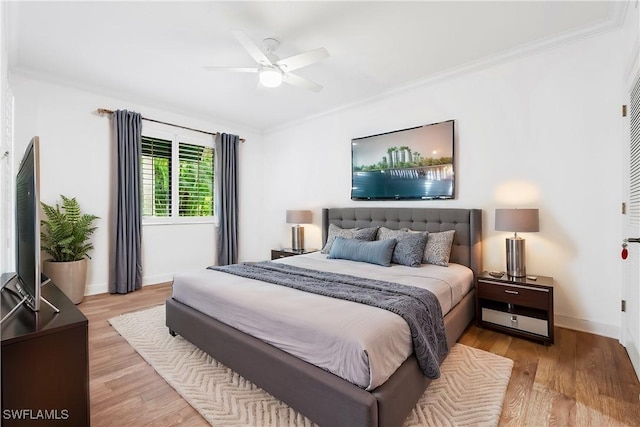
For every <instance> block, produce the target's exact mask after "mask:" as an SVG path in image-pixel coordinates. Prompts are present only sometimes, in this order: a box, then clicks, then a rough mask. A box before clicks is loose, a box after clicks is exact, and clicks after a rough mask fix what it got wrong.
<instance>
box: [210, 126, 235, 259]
mask: <svg viewBox="0 0 640 427" xmlns="http://www.w3.org/2000/svg"><path fill="white" fill-rule="evenodd" d="M239 141H240V138H239V137H238V135H227V134H226V133H222V134H218V135H217V136H216V153H215V154H216V173H215V180H216V213H217V215H218V233H217V238H216V242H217V255H218V256H217V258H218V259H217V265H229V264H235V263H237V262H238V142H239Z"/></svg>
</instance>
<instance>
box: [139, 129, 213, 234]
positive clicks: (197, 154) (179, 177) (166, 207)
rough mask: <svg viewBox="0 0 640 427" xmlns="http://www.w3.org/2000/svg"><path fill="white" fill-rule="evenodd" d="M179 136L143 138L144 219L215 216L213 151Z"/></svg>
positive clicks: (166, 219)
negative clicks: (184, 140) (185, 140)
mask: <svg viewBox="0 0 640 427" xmlns="http://www.w3.org/2000/svg"><path fill="white" fill-rule="evenodd" d="M182 139H183V138H180V137H178V136H175V137H170V138H164V137H160V138H158V137H151V136H143V137H142V167H141V174H142V194H143V204H142V205H143V206H142V216H143V218H144V219H145V222H153V221H150V220H152V219H155V220H156V221H160V222H166V221H169V222H175V221H178V222H181V221H184V220H185V219H186V218H189V217H190V218H195V217H199V218H203V217H209V218H211V217H213V216H214V187H213V186H214V171H213V164H214V150H213V148H212V147H211V146H206V145H204V143H191V142H183V141H182Z"/></svg>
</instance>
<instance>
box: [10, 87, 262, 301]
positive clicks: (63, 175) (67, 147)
mask: <svg viewBox="0 0 640 427" xmlns="http://www.w3.org/2000/svg"><path fill="white" fill-rule="evenodd" d="M11 85H12V89H13V91H14V95H15V100H16V106H15V108H16V125H15V141H16V153H22V151H23V150H24V148H25V146H26V144H27V142H28V141H29V140H30V139H31V137H33V136H35V135H38V136H40V149H41V158H40V162H41V182H40V192H41V199H42V201H43V202H46V203H48V204H53V203H55V202H56V201H58V202H60V197H59V195H60V194H64V195H65V196H72V197H77V199H78V201H79V203H80V206H81V208H82V210H83V211H84V212H86V213H92V214H95V215H98V216H99V217H100V218H101V219H100V220H98V221H97V222H96V225H97V226H98V230H97V231H96V233H95V234H94V236H93V238H92V241H93V243H94V246H95V250H94V251H93V252H92V253H91V254H90V255H91V257H92V260H91V261H90V262H89V272H88V281H87V286H88V287H87V294H95V293H103V292H107V291H108V271H109V267H108V256H109V215H110V197H109V195H110V191H111V187H110V183H111V181H112V178H111V176H112V170H113V169H112V167H113V166H112V160H111V157H112V156H111V153H112V139H111V121H110V119H109V118H108V117H106V116H100V115H98V114H97V113H96V109H97V108H107V109H128V110H135V111H139V112H141V113H142V114H143V116H146V117H150V118H154V119H157V120H162V121H167V122H170V123H176V124H180V125H183V126H188V127H193V128H196V129H203V130H209V131H221V132H227V133H236V134H239V135H240V136H241V137H243V138H246V140H247V142H246V143H244V144H241V146H240V159H241V162H247V163H249V164H252V165H253V166H252V167H251V168H247V169H246V172H243V173H241V175H240V191H241V192H248V191H249V190H250V189H251V187H252V186H254V185H255V184H254V182H260V181H259V178H257V177H260V176H262V166H261V165H262V163H261V162H260V161H258V159H259V158H260V153H259V150H260V143H261V139H262V137H261V136H259V135H257V134H256V133H255V132H252V131H250V130H247V129H242V128H237V127H232V126H228V125H227V126H225V125H222V124H220V123H216V121H215V120H214V119H211V120H204V119H197V118H192V117H186V116H183V115H181V114H177V113H175V112H170V111H163V110H159V109H157V108H153V107H152V106H149V105H144V104H139V103H135V102H131V101H127V100H122V99H116V98H113V97H110V96H106V95H100V94H97V93H93V92H88V91H85V90H79V89H76V88H72V87H69V86H63V85H59V84H53V83H49V82H45V81H42V80H37V79H33V78H30V77H26V76H21V75H15V74H14V75H12V76H11ZM212 102H215V101H213V100H212ZM148 126H155V127H158V126H159V125H154V124H150V123H149V122H145V121H143V132H144V130H145V129H146V128H147V127H148ZM159 127H160V128H162V126H159ZM164 128H165V130H167V129H169V130H170V129H171V128H167V127H164ZM248 147H252V149H248ZM20 156H21V155H20ZM20 156H16V157H18V160H19V157H20ZM256 179H257V181H256ZM260 204H261V197H260V192H257V194H256V195H255V196H254V197H251V198H248V199H246V200H245V201H243V203H242V208H243V209H244V210H243V211H242V212H241V215H240V225H241V230H243V229H244V227H243V225H244V223H247V222H250V220H249V219H248V215H249V212H252V211H253V210H255V209H256V208H257V207H259V206H260ZM255 237H258V238H259V237H260V235H259V234H258V235H257V236H255ZM253 241H254V235H249V234H246V233H243V232H241V233H240V258H241V259H252V258H255V257H256V252H253V249H254V246H253ZM142 250H143V283H144V284H150V283H159V282H162V281H167V280H171V278H172V277H173V275H174V274H175V273H177V272H179V271H185V270H192V269H200V268H203V267H206V266H209V265H212V264H214V262H215V228H214V224H212V223H210V224H181V225H146V226H144V227H143V248H142Z"/></svg>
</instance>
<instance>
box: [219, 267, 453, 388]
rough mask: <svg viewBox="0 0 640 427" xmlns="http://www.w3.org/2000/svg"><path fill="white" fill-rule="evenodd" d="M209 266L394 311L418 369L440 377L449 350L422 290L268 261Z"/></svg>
mask: <svg viewBox="0 0 640 427" xmlns="http://www.w3.org/2000/svg"><path fill="white" fill-rule="evenodd" d="M209 268H210V269H212V270H217V271H222V272H225V273H229V274H234V275H236V276H242V277H247V278H251V279H256V280H261V281H263V282H269V283H274V284H277V285H282V286H288V287H290V288H294V289H298V290H302V291H306V292H311V293H314V294H319V295H324V296H328V297H332V298H340V299H344V300H347V301H353V302H358V303H360V304H367V305H371V306H374V307H378V308H382V309H384V310H388V311H390V312H392V313H395V314H398V315H399V316H401V317H402V318H403V319H404V320H405V321H406V322H407V324H408V325H409V329H410V331H411V338H412V341H413V351H414V353H415V355H416V358H417V359H418V363H419V365H420V369H422V372H423V373H424V375H425V376H426V377H427V378H432V379H433V378H438V377H440V366H439V361H440V359H441V358H442V357H444V356H445V355H446V354H447V352H448V351H449V349H448V346H447V337H446V334H445V331H444V320H443V318H442V308H441V307H440V302H439V301H438V299H437V298H436V296H435V295H434V294H433V293H432V292H430V291H428V290H426V289H421V288H416V287H413V286H405V285H401V284H398V283H391V282H384V281H381V280H372V279H365V278H362V277H356V276H350V275H346V274H338V273H327V272H322V271H316V270H310V269H307V268H301V267H295V266H292V265H287V264H280V263H274V262H270V261H263V262H258V263H247V264H234V265H226V266H212V267H209Z"/></svg>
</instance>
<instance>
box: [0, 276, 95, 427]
mask: <svg viewBox="0 0 640 427" xmlns="http://www.w3.org/2000/svg"><path fill="white" fill-rule="evenodd" d="M3 276H4V275H3ZM3 279H4V277H3ZM15 280H16V279H15V278H13V279H12V280H11V283H9V284H8V285H7V286H5V287H4V290H3V291H2V292H1V293H0V297H1V313H2V314H3V315H4V314H5V313H6V312H8V311H9V310H10V309H12V308H15V312H14V313H13V314H12V315H11V317H10V318H8V319H7V320H6V321H4V322H3V323H2V325H1V328H2V331H1V335H2V367H1V370H2V412H1V413H2V414H3V419H2V426H3V427H10V426H44V425H46V426H88V425H89V424H90V412H89V349H88V323H89V322H88V320H87V318H86V317H85V316H84V314H82V312H81V311H80V310H79V309H78V308H77V307H76V305H75V304H73V303H72V302H71V301H70V300H69V298H67V296H66V295H65V294H64V293H63V292H62V291H60V289H58V287H57V286H56V285H55V283H49V284H48V285H47V286H45V287H44V288H42V296H43V297H45V298H46V300H47V301H48V302H50V303H51V304H52V305H54V306H56V307H57V308H58V309H59V310H58V312H55V311H54V310H52V309H49V307H41V309H40V311H37V312H33V311H31V310H30V309H29V308H27V307H26V306H25V305H24V304H21V305H18V306H17V308H16V306H15V304H16V303H17V302H18V301H20V300H21V299H22V297H19V296H18V295H19V294H17V291H15V290H14V289H13V288H15ZM9 289H10V291H8V292H7V290H9ZM7 410H9V411H7ZM38 411H40V412H38ZM6 414H9V415H12V418H10V419H7V418H6V417H5V415H6ZM18 417H22V419H18ZM38 417H40V418H38ZM42 417H45V418H42Z"/></svg>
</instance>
